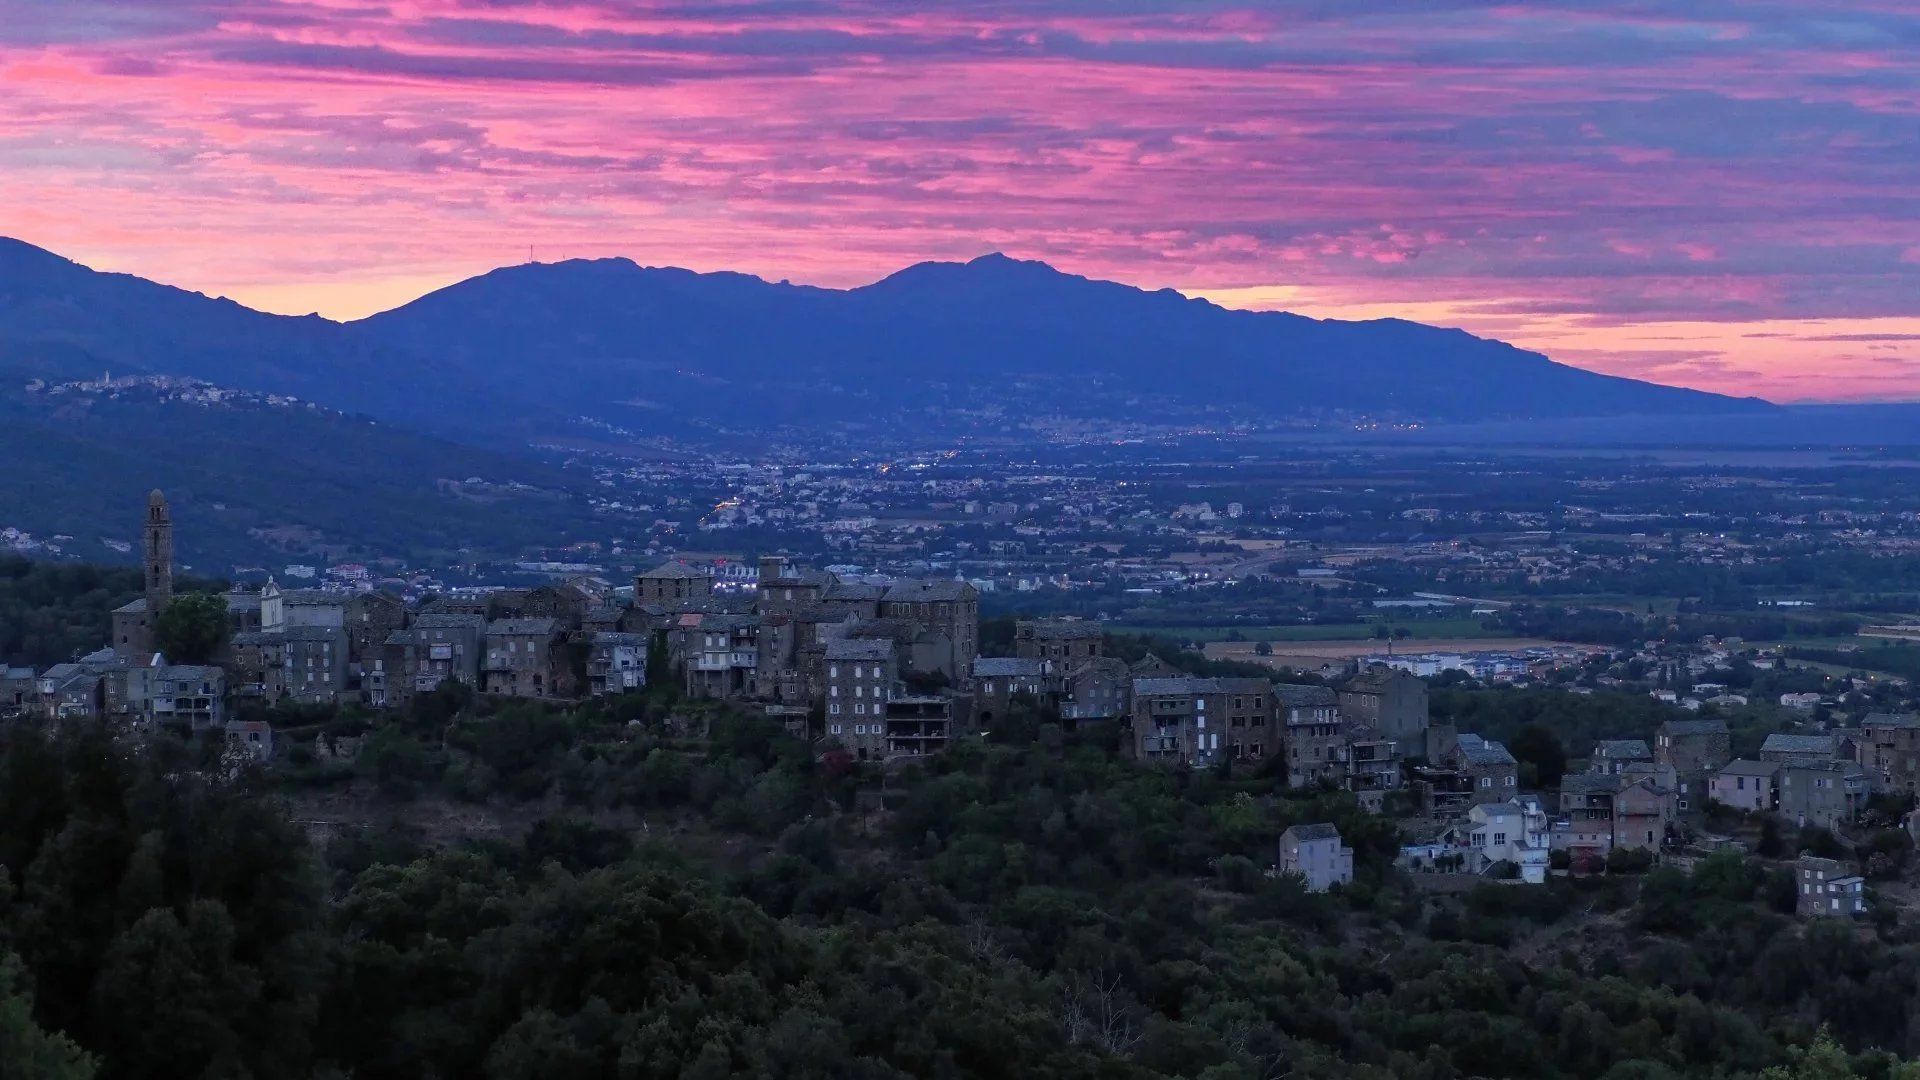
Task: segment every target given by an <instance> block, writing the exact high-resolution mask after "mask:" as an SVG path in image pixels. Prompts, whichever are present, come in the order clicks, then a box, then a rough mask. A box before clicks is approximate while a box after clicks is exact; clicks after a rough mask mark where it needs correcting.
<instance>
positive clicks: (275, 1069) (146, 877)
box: [0, 689, 1920, 1080]
mask: <svg viewBox="0 0 1920 1080" xmlns="http://www.w3.org/2000/svg"><path fill="white" fill-rule="evenodd" d="M279 719H280V720H282V721H283V722H287V731H288V732H289V735H290V737H291V738H293V739H294V740H296V745H295V746H294V747H293V748H292V750H291V752H289V754H288V755H287V759H288V764H287V765H285V766H282V767H280V768H278V769H276V770H275V771H274V772H272V773H266V774H258V773H256V774H250V775H244V776H242V777H240V778H238V779H237V780H229V779H224V778H223V776H224V774H223V772H222V770H220V769H219V768H216V767H214V765H213V763H212V760H211V757H210V755H211V754H212V752H213V748H212V747H205V746H194V745H189V744H185V743H180V742H177V741H172V740H160V741H156V742H154V743H152V744H151V745H134V744H131V743H128V742H125V741H121V740H116V739H115V738H114V737H113V736H112V735H111V733H110V732H108V731H107V730H106V729H104V728H99V727H91V728H80V729H70V730H63V731H59V732H46V731H40V730H36V729H33V728H31V727H25V726H16V727H13V728H10V729H8V730H6V731H5V732H0V868H3V869H4V872H5V877H4V886H0V954H4V956H5V959H4V960H0V1073H3V1074H5V1075H7V1076H14V1075H30V1076H31V1075H45V1076H59V1077H86V1076H98V1077H103V1078H119V1077H148V1076H169V1077H210V1078H211V1077H259V1078H268V1077H308V1076H330V1077H348V1076H352V1077H367V1078H384V1077H395V1078H398V1077H407V1078H416V1077H433V1076H439V1077H467V1076H482V1077H489V1078H495V1080H510V1078H521V1077H527V1078H531V1077H555V1076H566V1077H620V1078H627V1077H632V1078H647V1077H662V1078H665V1077H709V1076H711V1077H721V1076H732V1075H755V1076H771V1077H796V1078H798V1077H876V1078H878V1077H901V1076H950V1077H965V1076H983V1077H985V1076H1004V1075H1008V1073H1009V1071H1010V1070H1011V1071H1017V1072H1018V1073H1019V1074H1020V1075H1023V1076H1038V1077H1049V1076H1052V1077H1089V1078H1091V1077H1103V1078H1104V1077H1113V1078H1125V1077H1153V1076H1170V1077H1171V1076H1178V1077H1194V1078H1202V1077H1204V1078H1207V1080H1228V1078H1240V1077H1276V1076H1293V1077H1336V1076H1354V1077H1367V1078H1380V1080H1385V1078H1388V1077H1394V1078H1402V1077H1414V1078H1434V1080H1439V1078H1452V1077H1473V1076H1498V1077H1509V1076H1510V1077H1612V1078H1615V1080H1622V1078H1627V1077H1635V1078H1648V1077H1673V1076H1713V1077H1756V1076H1766V1077H1799V1076H1841V1077H1845V1076H1859V1077H1873V1078H1888V1080H1893V1078H1909V1077H1912V1076H1913V1075H1914V1072H1913V1070H1912V1068H1911V1067H1910V1066H1903V1065H1900V1064H1898V1059H1899V1058H1901V1057H1911V1056H1913V1055H1915V1054H1916V1053H1920V1028H1916V1026H1915V1025H1914V1024H1913V1022H1912V1019H1911V1015H1910V1014H1911V1010H1910V1008H1909V1005H1908V1003H1909V1002H1911V1001H1912V1000H1913V997H1914V994H1915V992H1916V990H1917V989H1920V945H1916V941H1915V939H1914V936H1913V935H1912V933H1911V931H1910V930H1908V929H1907V928H1906V927H1903V926H1900V925H1897V924H1895V923H1894V922H1893V921H1891V920H1882V921H1881V922H1879V923H1877V924H1872V925H1865V926H1855V925H1852V924H1844V923H1837V922H1827V921H1818V922H1815V923H1812V924H1808V925H1802V924H1800V923H1798V922H1796V921H1795V920H1793V919H1791V918H1790V917H1789V916H1788V915H1786V914H1785V912H1786V911H1788V910H1790V909H1791V907H1792V901H1793V893H1792V884H1791V880H1790V879H1789V878H1787V877H1785V873H1784V871H1782V870H1778V869H1770V868H1768V867H1767V866H1766V865H1764V864H1762V863H1760V862H1757V861H1747V860H1742V859H1740V858H1737V857H1724V858H1716V859H1714V860H1711V861H1709V862H1708V863H1706V864H1704V866H1703V867H1701V868H1700V869H1699V870H1698V871H1696V872H1695V873H1694V874H1692V875H1691V876H1688V875H1685V874H1681V873H1679V872H1677V871H1673V870H1666V869H1662V870H1656V871H1654V872H1652V873H1651V874H1648V875H1646V876H1645V877H1644V878H1641V877H1638V876H1614V877H1607V878H1598V879H1583V880H1578V881H1574V880H1556V881H1555V882H1554V883H1553V884H1552V885H1551V886H1548V887H1545V888H1538V889H1517V888H1506V887H1501V886H1494V885H1489V886H1484V887H1482V888H1479V889H1477V890H1475V891H1472V892H1469V893H1466V894H1464V895H1460V896H1454V897H1435V896H1429V895H1425V894H1422V893H1420V892H1417V891H1415V890H1413V889H1412V888H1410V887H1409V885H1408V883H1407V882H1406V881H1405V880H1404V879H1403V878H1399V877H1397V876H1396V875H1395V874H1394V873H1393V872H1392V871H1391V870H1390V868H1389V865H1388V864H1389V861H1390V857H1391V855H1392V853H1393V850H1394V847H1395V844H1396V837H1395V836H1394V834H1393V832H1392V829H1391V827H1390V826H1389V825H1388V824H1387V823H1385V822H1383V821H1381V820H1379V819H1375V818H1372V817H1369V816H1367V815H1364V814H1362V813H1361V812H1360V811H1359V810H1358V809H1357V808H1356V807H1355V806H1354V805H1353V803H1352V802H1351V801H1350V799H1348V798H1347V797H1346V796H1342V795H1336V794H1332V793H1319V792H1310V793H1289V792H1286V791H1283V790H1281V789H1279V787H1278V785H1277V781H1276V780H1275V778H1274V777H1273V776H1271V775H1269V774H1264V773H1260V774H1253V775H1240V774H1234V773H1225V772H1197V773H1178V772H1166V771H1158V770H1153V769H1149V768H1145V767H1141V766H1137V765H1134V764H1132V763H1128V762H1125V761H1122V760H1120V759H1119V758H1117V757H1116V756H1115V754H1114V753H1113V750H1112V748H1111V747H1110V746H1109V745H1106V744H1105V743H1104V741H1103V739H1102V738H1101V736H1099V735H1097V734H1081V735H1064V734H1062V733H1061V732H1060V731H1059V730H1058V729H1057V727H1055V726H1053V725H1050V724H1047V723H1045V722H1044V720H1045V718H1044V717H1031V718H1030V722H1028V723H1026V724H1013V723H1009V724H1006V725H1002V727H1003V728H1004V731H1003V732H998V733H996V735H997V737H999V738H1003V739H1005V740H1007V741H1006V742H1004V743H999V744H980V743H973V744H967V745H963V746H960V747H957V748H956V749H955V750H954V751H953V752H952V753H950V754H949V755H947V756H946V757H944V758H942V759H938V760H934V761H930V762H928V763H926V766H925V767H924V768H918V769H910V770H907V771H905V772H902V773H898V774H896V775H895V776H893V777H892V778H890V779H889V780H888V781H887V782H886V783H885V784H884V786H881V782H880V778H879V777H878V776H877V775H875V774H869V773H865V772H863V771H861V770H860V769H859V768H857V767H855V766H852V765H851V764H849V763H847V762H845V761H844V760H842V759H840V758H838V757H836V756H834V755H831V754H829V755H825V756H824V757H820V756H816V755H815V754H814V752H813V751H812V749H811V748H810V747H809V746H808V745H807V744H805V743H803V742H801V741H799V740H796V739H793V738H791V737H789V736H788V735H786V734H785V733H784V732H782V731H781V730H780V729H778V728H777V727H774V726H772V725H770V724H767V723H765V722H764V721H761V720H758V719H756V718H752V717H747V716H743V715H739V714H735V713H732V712H729V711H726V710H724V709H717V708H711V707H692V706H688V705H686V704H685V703H680V702H675V701H673V700H671V698H670V697H668V696H665V695H659V694H656V695H654V696H651V697H649V696H634V697H630V698H624V699H619V700H616V701H613V702H609V703H603V704H599V705H594V706H588V707H583V708H580V709H575V710H570V711H558V710H547V709H543V708H539V707H536V706H530V705H502V706H499V707H493V706H490V705H488V704H487V703H484V702H475V701H471V700H469V699H468V697H467V695H465V694H464V693H462V692H460V691H459V690H457V689H450V690H449V691H448V692H446V693H442V694H436V695H432V696H429V697H427V698H425V699H423V700H422V701H421V702H420V703H419V706H418V708H417V709H416V710H415V711H414V712H413V713H412V714H410V715H407V716H404V717H396V718H393V719H391V720H388V721H385V722H383V723H381V724H379V725H378V726H376V725H374V723H373V722H372V721H370V720H369V719H368V718H365V717H357V716H353V715H351V714H346V715H333V714H314V715H310V716H307V717H304V718H301V717H280V718H279ZM300 719H304V720H307V721H309V722H307V723H305V724H304V725H301V724H298V723H293V722H292V721H295V720H300ZM353 737H361V738H364V740H365V741H364V742H363V743H361V744H360V750H359V753H358V754H357V756H356V757H355V759H354V760H353V761H352V763H351V764H345V763H342V762H339V761H336V760H334V759H331V758H329V757H327V755H326V754H325V753H324V752H323V748H325V747H327V746H329V745H330V744H332V745H337V744H338V743H339V742H340V740H343V739H348V738H353ZM316 791H320V792H340V791H351V792H354V793H357V794H358V795H360V796H363V797H366V798H370V799H373V800H375V801H376V802H377V803H378V804H379V805H380V806H383V807H385V808H386V813H387V816H388V817H390V818H393V819H395V820H398V819H400V818H402V817H404V816H405V815H404V814H403V813H402V812H403V811H404V810H406V809H407V808H408V803H409V802H411V801H414V800H420V801H427V800H452V801H454V802H455V803H458V804H464V805H468V806H470V807H471V808H473V810H474V811H475V813H493V814H505V813H507V812H509V811H520V812H525V813H527V814H528V815H530V816H531V817H532V818H534V819H536V820H534V821H533V823H532V825H531V827H529V828H526V829H525V830H523V831H520V832H518V833H515V834H512V835H511V836H510V838H505V839H482V840H471V839H468V840H451V839H448V838H444V837H431V836H423V835H418V834H413V833H410V832H409V831H407V830H405V829H403V828H398V827H395V828H371V829H351V828H350V829H341V830H336V831H335V835H333V836H332V838H331V839H328V840H326V841H324V842H322V843H320V844H318V845H317V846H314V845H310V844H309V841H308V838H307V835H306V834H305V832H304V831H303V829H302V827H301V826H299V825H296V824H295V822H294V820H293V817H294V815H293V813H292V808H293V807H295V806H298V805H303V801H304V800H308V799H310V798H312V796H313V793H314V792H316ZM876 793H877V794H876ZM875 801H878V802H879V803H881V804H882V806H881V807H875V806H874V805H873V803H874V802H875ZM1319 820H1332V821H1334V822H1336V823H1337V824H1338V825H1339V826H1340V828H1341V830H1342V833H1343V835H1344V836H1345V837H1346V838H1347V840H1348V842H1349V843H1351V844H1352V845H1353V847H1354V848H1355V850H1356V854H1357V861H1358V864H1359V874H1358V880H1357V881H1356V883H1355V884H1354V886H1353V887H1351V888H1350V889H1347V890H1346V891H1344V892H1343V893H1339V894H1334V895H1326V896H1315V895H1310V894H1307V893H1305V892H1303V891H1302V890H1301V888H1300V887H1299V885H1298V884H1297V883H1296V882H1295V881H1294V880H1291V879H1274V878H1269V877H1267V876H1265V875H1264V874H1263V873H1262V868H1263V867H1264V866H1266V865H1269V864H1270V863H1271V861H1272V850H1273V844H1274V841H1275V838H1276V837H1277V836H1278V834H1279V832H1280V831H1281V830H1282V829H1283V828H1284V827H1285V826H1286V825H1287V824H1289V823H1293V822H1305V821H1319ZM667 822H679V823H681V824H683V825H684V824H686V823H697V824H698V825H699V826H700V827H699V828H667V827H661V828H655V827H654V826H655V825H656V824H664V823H667ZM660 837H664V838H665V839H650V838H660ZM1822 1032H1825V1034H1824V1035H1823V1034H1822ZM1876 1048H1877V1049H1876ZM30 1070H31V1071H30Z"/></svg>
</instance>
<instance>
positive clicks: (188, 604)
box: [153, 593, 229, 664]
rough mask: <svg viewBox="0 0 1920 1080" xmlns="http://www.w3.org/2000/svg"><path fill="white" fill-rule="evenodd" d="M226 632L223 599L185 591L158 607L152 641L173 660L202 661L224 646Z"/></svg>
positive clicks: (225, 608) (218, 652)
mask: <svg viewBox="0 0 1920 1080" xmlns="http://www.w3.org/2000/svg"><path fill="white" fill-rule="evenodd" d="M228 631H229V624H228V622H227V602H226V600H224V599H222V598H221V597H219V596H217V595H215V594H213V593H187V594H185V595H184V596H176V597H174V598H173V599H172V600H169V601H167V606H166V607H163V608H161V609H160V617H159V618H158V619H157V620H155V621H154V628H153V643H154V647H156V648H158V649H159V650H160V651H161V652H162V653H164V654H165V655H166V658H167V659H168V660H170V661H172V662H173V663H176V664H206V663H211V662H212V660H213V659H214V657H216V656H218V655H219V654H220V650H221V649H223V648H225V647H226V644H227V635H228Z"/></svg>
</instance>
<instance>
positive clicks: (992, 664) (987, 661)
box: [973, 656, 1045, 679]
mask: <svg viewBox="0 0 1920 1080" xmlns="http://www.w3.org/2000/svg"><path fill="white" fill-rule="evenodd" d="M1044 673H1045V668H1044V667H1043V666H1042V665H1041V663H1040V661H1038V660H1027V659H1023V658H1021V657H1018V656H981V657H976V658H975V659H974V661H973V674H974V677H975V678H996V679H1012V678H1022V677H1032V678H1038V677H1039V676H1040V675H1042V674H1044Z"/></svg>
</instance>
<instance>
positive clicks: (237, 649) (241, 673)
mask: <svg viewBox="0 0 1920 1080" xmlns="http://www.w3.org/2000/svg"><path fill="white" fill-rule="evenodd" d="M227 656H228V660H227V687H228V689H229V690H230V691H232V693H233V697H234V699H235V700H236V701H258V702H267V703H271V702H275V701H279V700H280V699H281V697H283V696H285V694H286V692H287V679H286V677H287V639H286V635H285V634H284V633H282V632H275V633H271V634H270V633H267V632H266V631H264V630H250V631H246V632H244V633H238V634H235V635H233V640H232V641H231V642H229V643H228V648H227Z"/></svg>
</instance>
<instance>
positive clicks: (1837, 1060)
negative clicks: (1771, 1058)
mask: <svg viewBox="0 0 1920 1080" xmlns="http://www.w3.org/2000/svg"><path fill="white" fill-rule="evenodd" d="M1863 1075H1864V1074H1862V1073H1860V1072H1859V1071H1857V1070H1856V1069H1855V1068H1854V1067H1853V1062H1852V1061H1850V1060H1848V1058H1847V1052H1846V1050H1844V1049H1842V1048H1841V1046H1840V1044H1839V1043H1838V1042H1836V1041H1834V1038H1833V1036H1832V1035H1830V1034H1828V1033H1827V1032H1825V1031H1822V1032H1821V1033H1820V1034H1819V1036H1818V1037H1817V1038H1815V1039H1814V1040H1813V1045H1812V1046H1809V1047H1807V1048H1806V1049H1804V1050H1796V1051H1794V1052H1793V1064H1791V1065H1776V1066H1774V1067H1773V1068H1771V1069H1768V1070H1767V1071H1766V1072H1763V1073H1761V1074H1760V1077H1761V1080H1856V1078H1858V1077H1861V1076H1863ZM1881 1075H1885V1076H1886V1077H1887V1080H1920V1064H1916V1063H1912V1062H1900V1063H1895V1064H1894V1065H1893V1066H1892V1067H1891V1068H1889V1069H1888V1070H1887V1072H1886V1073H1884V1074H1881Z"/></svg>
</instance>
